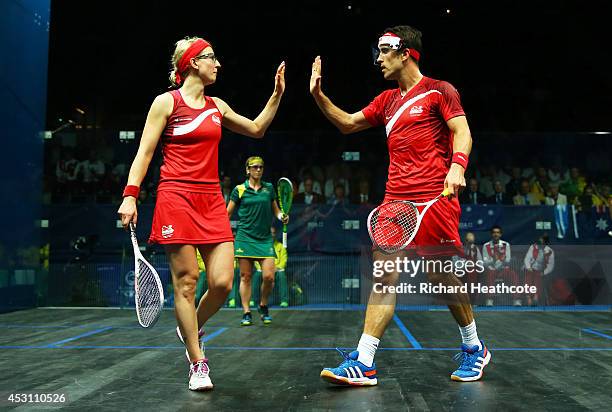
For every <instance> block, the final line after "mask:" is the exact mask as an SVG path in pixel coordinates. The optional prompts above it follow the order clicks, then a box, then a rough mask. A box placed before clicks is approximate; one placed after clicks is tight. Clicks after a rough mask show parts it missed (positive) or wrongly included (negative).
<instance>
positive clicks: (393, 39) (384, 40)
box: [378, 32, 421, 62]
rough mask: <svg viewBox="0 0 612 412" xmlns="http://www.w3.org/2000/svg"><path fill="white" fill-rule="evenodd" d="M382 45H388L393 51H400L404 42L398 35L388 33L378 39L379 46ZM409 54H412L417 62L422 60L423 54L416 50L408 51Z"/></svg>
mask: <svg viewBox="0 0 612 412" xmlns="http://www.w3.org/2000/svg"><path fill="white" fill-rule="evenodd" d="M381 44H388V45H389V46H391V48H392V49H394V50H399V48H400V47H401V45H402V40H401V38H400V36H398V35H397V34H395V33H391V32H387V33H385V34H383V35H382V36H380V38H379V39H378V45H379V46H380V45H381ZM408 52H409V53H410V56H411V57H412V58H413V59H414V60H416V61H417V62H418V61H419V59H420V58H421V54H420V53H419V52H418V51H416V50H415V49H408Z"/></svg>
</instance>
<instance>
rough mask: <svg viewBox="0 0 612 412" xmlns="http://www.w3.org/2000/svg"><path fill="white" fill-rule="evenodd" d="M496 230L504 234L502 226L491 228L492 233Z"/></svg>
mask: <svg viewBox="0 0 612 412" xmlns="http://www.w3.org/2000/svg"><path fill="white" fill-rule="evenodd" d="M495 229H499V231H500V232H502V233H503V232H504V231H503V230H502V228H501V226H500V225H493V227H492V228H491V232H492V231H494V230H495Z"/></svg>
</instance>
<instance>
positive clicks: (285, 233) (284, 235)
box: [283, 232, 287, 249]
mask: <svg viewBox="0 0 612 412" xmlns="http://www.w3.org/2000/svg"><path fill="white" fill-rule="evenodd" d="M283 247H284V248H285V249H287V232H283Z"/></svg>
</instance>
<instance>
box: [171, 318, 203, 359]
mask: <svg viewBox="0 0 612 412" xmlns="http://www.w3.org/2000/svg"><path fill="white" fill-rule="evenodd" d="M176 337H177V338H179V340H180V341H181V343H182V344H183V345H184V344H185V340H184V339H183V335H181V329H180V328H179V327H178V326H177V327H176ZM203 337H204V328H202V329H200V330H199V331H198V340H199V341H200V350H201V351H202V356H204V357H206V354H205V353H204V342H203V341H202V338H203ZM185 356H186V357H187V362H189V363H191V359H190V358H189V351H188V350H187V349H185Z"/></svg>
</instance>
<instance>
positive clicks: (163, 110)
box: [117, 93, 174, 228]
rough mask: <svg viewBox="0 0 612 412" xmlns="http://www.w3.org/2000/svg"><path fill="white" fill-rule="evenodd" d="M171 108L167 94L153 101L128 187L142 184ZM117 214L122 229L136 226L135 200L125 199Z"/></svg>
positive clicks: (172, 103) (170, 100) (133, 163)
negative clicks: (131, 223)
mask: <svg viewBox="0 0 612 412" xmlns="http://www.w3.org/2000/svg"><path fill="white" fill-rule="evenodd" d="M173 107H174V100H173V99H172V96H171V95H170V94H169V93H164V94H162V95H159V96H157V97H156V98H155V100H154V101H153V104H152V105H151V109H149V114H148V115H147V120H146V122H145V127H144V130H143V131H142V138H141V139H140V145H139V146H138V152H137V153H136V157H135V158H134V161H133V162H132V167H130V173H129V175H128V182H127V184H128V185H134V186H140V184H141V183H142V180H143V179H144V177H145V175H146V173H147V169H148V168H149V163H151V158H152V157H153V154H154V153H155V148H156V147H157V142H159V138H160V136H161V134H162V132H163V131H164V127H166V122H167V121H168V117H170V114H171V113H172V109H173ZM117 213H118V214H119V215H120V216H121V223H122V224H123V227H124V228H127V226H128V224H129V223H130V222H133V223H134V224H136V223H137V221H138V213H137V210H136V198H135V197H132V196H127V197H125V198H124V199H123V202H122V203H121V206H120V207H119V210H118V211H117Z"/></svg>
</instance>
